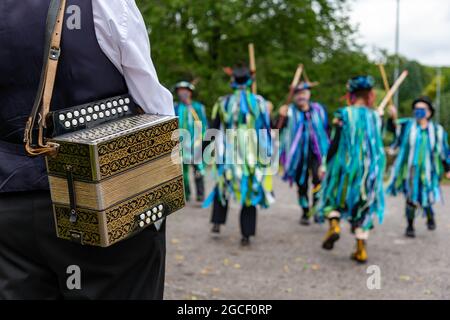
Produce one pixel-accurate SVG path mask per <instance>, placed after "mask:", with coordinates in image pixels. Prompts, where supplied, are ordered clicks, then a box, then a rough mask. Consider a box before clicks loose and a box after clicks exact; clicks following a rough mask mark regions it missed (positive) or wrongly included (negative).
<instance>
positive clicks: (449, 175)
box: [445, 171, 450, 180]
mask: <svg viewBox="0 0 450 320" xmlns="http://www.w3.org/2000/svg"><path fill="white" fill-rule="evenodd" d="M445 177H446V178H447V179H448V180H450V171H449V172H447V173H446V174H445Z"/></svg>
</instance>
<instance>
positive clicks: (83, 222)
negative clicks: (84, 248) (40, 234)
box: [54, 205, 101, 246]
mask: <svg viewBox="0 0 450 320" xmlns="http://www.w3.org/2000/svg"><path fill="white" fill-rule="evenodd" d="M54 211H55V217H56V224H57V228H58V236H59V237H60V238H63V239H66V240H70V239H71V234H70V233H71V231H73V230H83V243H84V244H89V245H93V246H99V245H100V244H101V236H100V233H99V228H98V226H99V220H98V213H97V212H94V211H90V210H83V209H79V210H78V221H77V224H76V227H74V225H73V223H71V222H70V221H69V216H70V208H69V207H63V206H59V205H55V207H54Z"/></svg>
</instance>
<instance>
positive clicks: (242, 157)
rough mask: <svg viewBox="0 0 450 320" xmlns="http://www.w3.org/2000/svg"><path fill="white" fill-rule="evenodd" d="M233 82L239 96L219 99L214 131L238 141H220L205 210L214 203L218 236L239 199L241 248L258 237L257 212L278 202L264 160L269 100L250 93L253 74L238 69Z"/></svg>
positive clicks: (268, 148) (267, 145)
mask: <svg viewBox="0 0 450 320" xmlns="http://www.w3.org/2000/svg"><path fill="white" fill-rule="evenodd" d="M232 78H233V83H232V88H233V90H234V93H232V94H230V95H228V96H225V97H221V98H219V100H218V102H217V103H216V104H215V106H214V108H213V113H212V121H213V127H214V128H217V129H220V130H221V132H223V137H225V136H227V137H229V136H230V134H231V135H233V134H234V133H235V134H236V139H232V141H229V139H225V138H223V139H217V138H216V140H219V141H216V145H217V147H216V152H217V153H218V155H216V158H215V163H214V164H213V176H214V180H215V181H216V187H215V189H214V191H213V192H212V193H211V195H210V196H209V197H208V199H207V200H206V202H205V204H204V207H208V206H209V205H210V204H211V203H213V211H212V218H211V222H212V223H213V224H214V226H213V229H212V232H213V233H220V225H222V224H225V223H226V218H227V213H228V204H229V200H230V198H231V197H234V198H235V199H236V200H237V201H238V202H239V203H240V204H241V206H242V209H241V214H240V222H241V232H242V241H241V244H242V245H243V246H246V245H249V244H250V237H251V236H254V235H255V233H256V211H257V209H256V207H257V206H258V205H259V206H261V207H263V208H267V207H269V205H270V203H271V202H273V197H272V194H271V191H272V187H271V183H270V180H269V179H267V178H268V176H266V174H267V170H268V168H267V166H266V165H265V163H262V162H261V159H260V156H261V154H267V155H270V152H271V138H270V119H269V114H268V110H267V102H266V100H265V99H264V98H263V97H261V96H259V95H256V94H254V93H252V92H251V90H250V89H251V86H252V82H253V80H252V75H251V73H250V71H249V69H248V68H247V67H245V66H239V67H236V68H234V70H233V73H232ZM233 130H235V131H233ZM255 130H256V132H255ZM252 132H255V133H256V135H255V136H253V135H252ZM233 152H234V153H236V155H235V157H233V159H231V160H232V161H230V159H229V155H230V154H233ZM268 181H269V182H268Z"/></svg>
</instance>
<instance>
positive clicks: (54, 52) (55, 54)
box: [49, 47, 61, 60]
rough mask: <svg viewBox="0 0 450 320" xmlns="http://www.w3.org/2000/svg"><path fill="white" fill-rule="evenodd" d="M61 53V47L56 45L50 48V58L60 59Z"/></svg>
mask: <svg viewBox="0 0 450 320" xmlns="http://www.w3.org/2000/svg"><path fill="white" fill-rule="evenodd" d="M60 55H61V48H55V47H51V48H50V56H49V58H50V59H52V60H58V59H59V56H60Z"/></svg>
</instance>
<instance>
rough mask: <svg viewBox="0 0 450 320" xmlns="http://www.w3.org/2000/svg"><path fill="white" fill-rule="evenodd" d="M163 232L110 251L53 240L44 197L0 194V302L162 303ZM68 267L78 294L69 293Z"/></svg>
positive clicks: (49, 211) (153, 232)
mask: <svg viewBox="0 0 450 320" xmlns="http://www.w3.org/2000/svg"><path fill="white" fill-rule="evenodd" d="M165 251H166V249H165V226H164V225H163V226H162V228H161V230H160V231H157V230H156V229H155V228H154V227H151V229H150V228H149V229H147V230H144V231H143V232H141V233H140V234H138V235H136V236H135V237H133V238H131V239H128V240H125V241H123V242H121V243H118V244H115V245H114V246H112V247H110V248H98V247H88V246H80V245H77V244H75V243H71V242H69V241H66V240H61V239H58V238H56V233H55V223H54V220H53V213H52V207H51V200H50V194H49V193H48V192H45V191H42V192H26V193H6V194H0V299H27V300H35V299H102V300H110V299H138V300H143V299H162V298H163V291H164V272H165ZM72 266H75V267H76V268H79V271H80V273H79V275H80V278H79V279H80V282H79V283H80V285H81V289H80V290H78V289H74V290H71V289H70V288H72V287H71V286H68V282H69V284H70V283H72V280H73V278H70V277H71V276H73V275H74V273H73V269H71V268H72Z"/></svg>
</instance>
